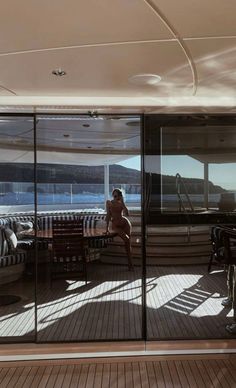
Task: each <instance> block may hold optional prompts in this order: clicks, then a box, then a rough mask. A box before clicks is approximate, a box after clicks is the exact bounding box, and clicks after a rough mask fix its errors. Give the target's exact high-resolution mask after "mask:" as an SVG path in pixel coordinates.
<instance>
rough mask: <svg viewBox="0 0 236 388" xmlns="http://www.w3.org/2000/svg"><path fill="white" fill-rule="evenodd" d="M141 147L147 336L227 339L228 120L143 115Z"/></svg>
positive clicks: (234, 133)
mask: <svg viewBox="0 0 236 388" xmlns="http://www.w3.org/2000/svg"><path fill="white" fill-rule="evenodd" d="M144 148H145V159H144V165H145V174H144V176H145V183H146V185H145V188H146V190H145V191H146V193H145V198H146V211H145V214H146V236H147V238H146V253H147V257H146V262H147V279H146V291H147V294H146V297H147V301H146V302H147V337H148V339H162V340H164V339H195V338H199V339H200V338H202V339H204V338H232V337H234V336H235V334H236V323H235V320H234V318H233V317H234V315H235V316H236V314H235V312H236V310H235V307H234V306H236V295H234V292H235V290H234V286H233V282H234V277H235V273H234V269H235V265H234V263H235V261H234V260H235V259H236V257H235V259H234V255H235V254H234V251H235V242H236V236H234V233H235V232H234V227H235V225H236V217H235V216H236V211H235V210H236V203H235V188H236V179H235V168H236V157H235V155H236V125H235V118H233V117H231V118H228V117H225V118H224V117H220V116H208V117H207V116H174V115H173V116H166V117H163V116H147V118H146V127H145V142H144ZM222 224H223V225H222ZM219 226H220V233H221V234H219V233H218V228H219ZM228 235H230V236H231V237H230V239H229V238H228V237H227V236H228ZM219 236H225V237H224V238H222V237H219ZM227 241H228V242H229V244H228V243H227ZM212 259H214V260H213V262H212V265H210V267H209V263H211V260H212ZM209 269H210V271H209V272H208V270H209ZM227 277H228V281H227ZM227 297H230V300H227ZM232 307H233V308H232ZM231 308H232V309H231Z"/></svg>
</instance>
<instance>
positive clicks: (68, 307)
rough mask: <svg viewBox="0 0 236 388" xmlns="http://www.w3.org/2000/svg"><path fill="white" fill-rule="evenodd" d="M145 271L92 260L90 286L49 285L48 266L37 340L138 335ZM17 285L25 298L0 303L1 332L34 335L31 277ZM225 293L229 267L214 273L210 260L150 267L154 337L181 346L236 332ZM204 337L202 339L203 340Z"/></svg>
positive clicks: (39, 291) (149, 325)
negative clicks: (231, 330)
mask: <svg viewBox="0 0 236 388" xmlns="http://www.w3.org/2000/svg"><path fill="white" fill-rule="evenodd" d="M141 275H142V269H141V267H138V266H135V268H134V271H128V266H127V264H126V265H106V264H103V263H102V262H93V263H90V264H89V265H88V285H87V286H84V284H83V283H82V282H75V283H67V282H66V281H63V280H62V281H61V280H58V281H57V282H55V284H54V287H53V289H50V287H49V279H47V277H46V276H47V273H46V271H45V272H43V277H42V278H41V279H39V283H38V289H37V302H38V306H39V308H38V325H37V326H38V341H42V342H45V341H49V342H50V341H81V340H83V341H87V340H108V339H109V340H116V339H120V340H125V339H133V340H137V339H140V338H141V335H142V331H141V323H142V320H141V318H142V315H141V305H142V297H141V296H142V292H141V284H142V283H141V279H142V276H141ZM1 292H2V293H6V294H7V293H8V292H9V293H10V292H12V284H6V285H4V286H2V287H1ZM14 292H15V293H17V295H20V296H21V298H22V299H21V301H20V302H19V303H17V304H13V305H9V306H5V307H2V308H1V314H2V316H1V317H0V333H1V336H2V337H5V338H9V337H13V338H14V337H15V338H16V337H17V336H22V339H24V338H27V336H32V337H33V338H34V327H35V322H34V288H33V283H24V284H23V285H22V284H21V282H16V283H15V284H14ZM226 295H227V287H226V276H225V273H223V272H217V273H212V274H211V275H209V274H208V273H207V266H185V267H184V266H178V267H154V266H152V267H148V268H147V329H148V339H156V340H157V339H158V340H159V341H158V342H156V343H153V345H152V343H151V344H150V345H149V346H154V345H155V346H158V344H159V346H164V347H165V345H163V343H162V342H160V340H162V341H164V340H166V339H168V341H171V340H172V341H173V340H174V339H176V338H178V341H177V342H176V344H175V346H177V347H178V344H179V341H180V340H184V339H200V338H201V339H204V338H205V341H206V343H207V340H208V339H210V338H211V339H216V338H218V339H220V338H224V340H223V342H222V343H223V344H225V340H226V339H229V340H233V338H234V336H233V335H232V334H230V333H228V332H227V331H226V330H225V327H226V325H227V324H230V323H231V322H232V312H231V311H230V310H229V309H227V308H224V307H223V306H222V305H221V301H222V299H223V298H224V297H225V296H226ZM32 341H34V339H32ZM203 342H204V341H202V342H200V341H199V346H200V348H201V347H202V346H204V345H202V343H203ZM168 343H169V342H168ZM189 343H190V342H189ZM219 343H220V342H219ZM172 346H174V345H173V344H172ZM194 346H198V345H194ZM217 346H218V344H217ZM224 346H226V345H224ZM225 348H227V347H225ZM152 349H153V348H152ZM205 349H206V348H205Z"/></svg>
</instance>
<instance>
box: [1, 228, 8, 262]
mask: <svg viewBox="0 0 236 388" xmlns="http://www.w3.org/2000/svg"><path fill="white" fill-rule="evenodd" d="M8 253H9V245H8V242H7V237H6V234H5V228H0V256H5V255H7V254H8Z"/></svg>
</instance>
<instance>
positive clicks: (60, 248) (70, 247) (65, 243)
mask: <svg viewBox="0 0 236 388" xmlns="http://www.w3.org/2000/svg"><path fill="white" fill-rule="evenodd" d="M52 232H53V238H52V242H53V257H54V258H58V257H61V258H63V257H72V256H81V254H82V253H83V250H84V246H83V242H84V241H83V220H81V219H73V220H58V219H55V220H53V221H52Z"/></svg>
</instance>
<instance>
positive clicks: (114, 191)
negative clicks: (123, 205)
mask: <svg viewBox="0 0 236 388" xmlns="http://www.w3.org/2000/svg"><path fill="white" fill-rule="evenodd" d="M115 193H117V194H118V196H119V197H122V196H123V193H122V191H121V189H114V190H113V191H112V195H114V194H115Z"/></svg>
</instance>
